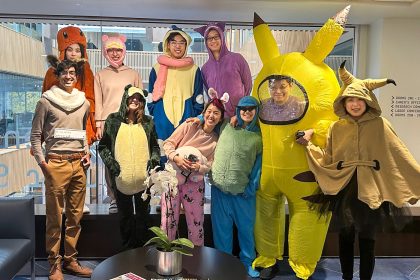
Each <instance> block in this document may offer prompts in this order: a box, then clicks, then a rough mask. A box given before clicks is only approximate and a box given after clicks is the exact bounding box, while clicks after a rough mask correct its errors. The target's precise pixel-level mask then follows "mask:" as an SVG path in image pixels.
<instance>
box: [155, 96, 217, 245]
mask: <svg viewBox="0 0 420 280" xmlns="http://www.w3.org/2000/svg"><path fill="white" fill-rule="evenodd" d="M203 115H204V123H203V124H200V125H197V124H194V123H187V122H184V123H182V124H181V125H180V126H179V127H178V128H177V129H176V130H175V131H174V133H173V134H172V135H171V136H170V137H169V138H168V139H167V140H166V141H165V142H164V143H163V149H164V151H165V154H166V156H167V157H168V159H169V162H171V163H173V164H174V165H176V167H177V168H178V169H179V171H180V172H179V173H180V174H179V175H178V176H177V177H178V178H183V180H182V179H181V180H180V179H179V180H178V194H177V195H176V196H175V197H171V196H169V195H165V196H164V197H162V200H161V207H162V212H161V213H162V216H161V228H162V229H163V230H164V231H166V233H167V234H168V237H169V239H171V240H173V239H175V237H176V233H177V230H178V221H179V210H180V206H181V203H182V205H183V206H184V210H185V217H186V220H187V226H188V239H190V240H191V241H192V242H193V243H194V245H196V246H203V244H204V227H203V223H204V179H203V176H201V175H202V174H205V173H207V172H208V171H209V170H210V168H211V163H212V162H213V157H214V150H215V148H216V143H217V139H218V135H217V133H216V132H215V131H214V128H215V127H216V125H217V124H219V123H220V122H221V121H222V120H223V117H224V106H223V103H222V101H221V100H220V99H217V98H215V99H212V100H210V101H209V103H207V105H206V106H205V108H204V111H203ZM182 148H184V150H185V149H190V150H191V153H189V154H185V153H184V154H183V152H181V150H182ZM196 150H198V151H197V152H196V153H194V152H193V151H196Z"/></svg>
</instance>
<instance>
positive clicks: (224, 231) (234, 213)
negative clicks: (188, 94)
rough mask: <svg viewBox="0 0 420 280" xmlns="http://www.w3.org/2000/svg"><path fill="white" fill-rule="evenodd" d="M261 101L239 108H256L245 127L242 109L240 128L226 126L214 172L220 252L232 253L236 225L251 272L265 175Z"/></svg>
mask: <svg viewBox="0 0 420 280" xmlns="http://www.w3.org/2000/svg"><path fill="white" fill-rule="evenodd" d="M258 105H259V104H258V101H257V100H256V99H255V98H254V97H251V96H246V97H243V98H242V99H240V101H239V103H238V107H239V106H243V107H255V110H256V113H255V116H254V119H253V120H252V122H251V123H249V124H248V125H247V126H246V127H245V128H242V124H243V120H242V119H241V116H240V109H239V108H236V117H237V119H238V125H237V126H236V127H235V128H234V127H232V126H231V125H229V124H228V123H227V122H226V121H225V122H224V124H223V125H222V128H221V133H220V136H219V141H218V142H217V146H216V151H215V155H214V161H213V165H212V169H211V173H210V182H211V184H212V188H211V220H212V228H213V240H214V245H215V247H216V249H218V250H221V251H223V252H226V253H228V254H232V245H233V243H232V242H233V224H235V226H236V228H237V229H238V237H239V238H238V239H239V246H240V248H241V251H240V253H239V258H240V259H241V261H242V263H243V264H244V265H245V267H246V268H247V269H248V270H249V269H250V268H251V264H252V262H253V261H254V259H255V242H254V224H255V193H256V191H257V189H258V187H259V181H260V176H261V159H262V139H261V132H260V129H259V127H258V124H257V121H258Z"/></svg>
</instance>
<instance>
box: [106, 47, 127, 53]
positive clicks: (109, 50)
mask: <svg viewBox="0 0 420 280" xmlns="http://www.w3.org/2000/svg"><path fill="white" fill-rule="evenodd" d="M122 51H123V50H122V49H114V48H112V49H107V50H106V52H109V53H122Z"/></svg>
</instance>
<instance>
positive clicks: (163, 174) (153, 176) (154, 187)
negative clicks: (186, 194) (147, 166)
mask: <svg viewBox="0 0 420 280" xmlns="http://www.w3.org/2000/svg"><path fill="white" fill-rule="evenodd" d="M157 168H159V167H155V168H154V169H153V170H152V171H151V172H150V175H149V176H148V177H147V178H146V180H145V181H144V184H145V185H146V189H145V190H144V192H143V194H142V195H141V198H142V199H143V200H144V201H146V199H147V198H148V197H149V196H150V205H151V206H157V205H159V204H160V199H161V197H162V195H163V194H164V193H166V194H170V195H171V196H172V197H175V196H176V195H177V194H178V188H177V186H178V179H177V178H176V170H175V169H174V168H173V167H172V165H171V164H168V163H166V164H165V169H164V170H161V171H157Z"/></svg>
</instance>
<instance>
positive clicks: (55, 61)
mask: <svg viewBox="0 0 420 280" xmlns="http://www.w3.org/2000/svg"><path fill="white" fill-rule="evenodd" d="M47 61H48V64H49V65H51V67H52V68H54V69H56V68H57V65H58V64H59V63H60V60H59V59H58V57H56V56H55V55H51V54H49V55H47Z"/></svg>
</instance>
